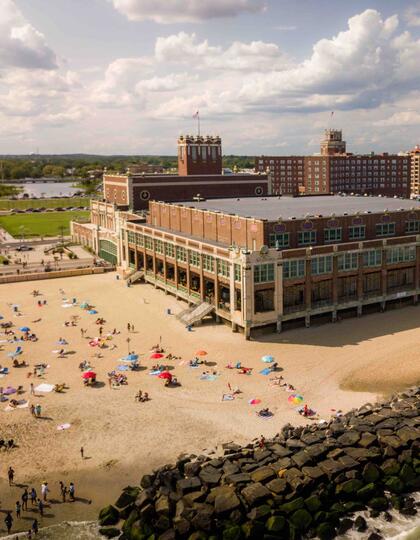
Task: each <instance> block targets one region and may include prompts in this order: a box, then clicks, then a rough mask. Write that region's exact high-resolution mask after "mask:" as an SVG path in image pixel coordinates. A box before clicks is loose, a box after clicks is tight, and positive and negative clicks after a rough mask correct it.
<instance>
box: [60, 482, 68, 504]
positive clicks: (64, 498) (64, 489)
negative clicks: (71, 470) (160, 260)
mask: <svg viewBox="0 0 420 540" xmlns="http://www.w3.org/2000/svg"><path fill="white" fill-rule="evenodd" d="M66 496H67V487H66V486H65V485H64V484H63V485H62V487H61V497H62V499H63V503H65V502H66Z"/></svg>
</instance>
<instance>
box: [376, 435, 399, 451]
mask: <svg viewBox="0 0 420 540" xmlns="http://www.w3.org/2000/svg"><path fill="white" fill-rule="evenodd" d="M379 441H380V443H381V444H383V445H385V446H390V447H391V448H393V449H394V450H398V449H399V448H401V447H402V446H404V443H403V442H402V440H401V439H400V438H399V437H397V436H396V435H386V436H385V437H381V436H380V437H379Z"/></svg>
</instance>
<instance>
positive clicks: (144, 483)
mask: <svg viewBox="0 0 420 540" xmlns="http://www.w3.org/2000/svg"><path fill="white" fill-rule="evenodd" d="M153 481H154V476H152V475H151V474H145V475H144V476H143V477H142V479H141V480H140V485H141V487H142V488H144V489H147V488H150V487H152V485H153Z"/></svg>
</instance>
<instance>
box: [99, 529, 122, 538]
mask: <svg viewBox="0 0 420 540" xmlns="http://www.w3.org/2000/svg"><path fill="white" fill-rule="evenodd" d="M99 534H102V536H105V537H106V538H116V537H117V536H120V534H121V531H120V529H116V528H115V527H101V528H100V529H99Z"/></svg>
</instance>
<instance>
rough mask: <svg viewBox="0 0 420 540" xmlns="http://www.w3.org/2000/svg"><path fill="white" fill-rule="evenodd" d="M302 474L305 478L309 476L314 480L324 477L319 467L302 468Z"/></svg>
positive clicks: (323, 472)
mask: <svg viewBox="0 0 420 540" xmlns="http://www.w3.org/2000/svg"><path fill="white" fill-rule="evenodd" d="M302 472H303V474H304V475H305V476H309V477H310V478H312V479H314V480H317V479H318V478H321V477H322V476H325V471H323V470H322V469H320V468H319V467H303V468H302Z"/></svg>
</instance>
